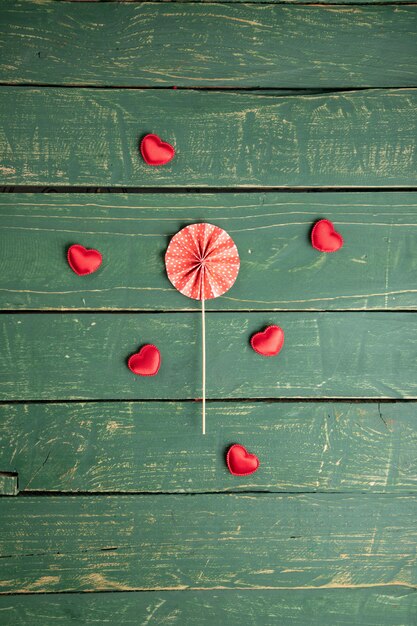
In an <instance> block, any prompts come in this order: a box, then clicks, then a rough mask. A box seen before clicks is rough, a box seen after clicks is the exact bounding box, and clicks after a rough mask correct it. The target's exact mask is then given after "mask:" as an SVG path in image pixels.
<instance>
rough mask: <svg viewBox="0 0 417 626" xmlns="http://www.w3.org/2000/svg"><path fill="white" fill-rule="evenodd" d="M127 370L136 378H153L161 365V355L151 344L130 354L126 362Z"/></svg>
mask: <svg viewBox="0 0 417 626" xmlns="http://www.w3.org/2000/svg"><path fill="white" fill-rule="evenodd" d="M127 365H128V368H129V369H130V371H131V372H133V373H134V374H137V375H138V376H155V374H157V373H158V371H159V368H160V365H161V353H160V352H159V350H158V348H157V347H156V346H154V345H152V344H151V343H148V344H146V346H143V347H142V348H141V349H140V350H139V352H136V353H135V354H132V356H131V357H130V358H129V360H128V362H127Z"/></svg>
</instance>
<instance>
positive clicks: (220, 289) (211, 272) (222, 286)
mask: <svg viewBox="0 0 417 626" xmlns="http://www.w3.org/2000/svg"><path fill="white" fill-rule="evenodd" d="M165 265H166V270H167V274H168V278H169V280H170V281H171V283H172V284H173V285H174V287H175V288H176V289H178V291H179V292H180V293H182V294H183V295H184V296H188V297H189V298H193V299H194V300H203V299H204V300H211V299H213V298H217V297H218V296H221V295H223V294H224V293H226V291H228V290H229V289H230V287H232V285H233V284H234V282H235V280H236V278H237V275H238V272H239V267H240V260H239V253H238V251H237V248H236V245H235V243H234V241H233V239H232V238H231V237H230V235H228V234H227V232H226V231H225V230H223V229H222V228H219V227H218V226H213V224H207V223H202V224H191V225H190V226H186V227H185V228H183V229H182V230H180V231H179V232H178V233H177V234H176V235H174V236H173V237H172V239H171V241H170V243H169V246H168V248H167V251H166V254H165Z"/></svg>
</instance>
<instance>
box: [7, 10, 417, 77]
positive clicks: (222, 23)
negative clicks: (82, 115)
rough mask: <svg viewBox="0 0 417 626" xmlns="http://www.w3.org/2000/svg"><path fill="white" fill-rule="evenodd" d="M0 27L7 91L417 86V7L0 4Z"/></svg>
mask: <svg viewBox="0 0 417 626" xmlns="http://www.w3.org/2000/svg"><path fill="white" fill-rule="evenodd" d="M0 23H1V31H0V42H1V45H2V49H3V54H2V62H1V65H0V81H2V82H8V83H42V84H49V85H51V84H68V83H69V84H78V85H79V84H89V85H117V86H156V85H157V86H172V85H178V86H192V87H196V86H208V87H219V86H228V87H256V86H260V87H283V88H288V87H295V88H298V87H300V86H301V87H313V88H316V87H407V86H415V84H416V79H417V60H416V56H415V55H413V54H412V51H413V50H414V49H415V38H416V35H417V11H416V9H415V7H414V6H378V7H356V6H355V7H325V6H296V5H295V6H278V5H275V6H274V4H265V5H261V4H258V5H256V4H254V5H250V4H244V5H243V4H205V3H194V4H179V5H178V4H175V3H155V4H153V3H140V4H124V3H113V2H106V3H81V4H80V3H68V2H46V3H45V2H30V1H29V2H28V1H24V2H15V1H8V0H3V1H2V3H1V13H0ZM318 33H320V35H319V36H318Z"/></svg>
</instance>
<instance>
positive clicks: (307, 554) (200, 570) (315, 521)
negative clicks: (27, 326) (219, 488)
mask: <svg viewBox="0 0 417 626" xmlns="http://www.w3.org/2000/svg"><path fill="white" fill-rule="evenodd" d="M5 500H7V502H5ZM0 515H1V519H2V521H3V525H4V527H3V531H2V533H1V536H0V555H1V556H2V557H3V558H0V590H1V592H3V593H5V592H13V593H15V592H19V593H27V592H38V593H42V592H58V591H72V590H76V591H98V590H109V591H110V590H112V591H128V590H148V589H149V590H150V589H156V590H161V589H166V590H185V589H218V588H220V589H223V588H230V589H241V588H250V589H265V588H269V589H274V588H278V589H280V588H301V589H309V588H323V587H324V588H352V587H373V586H377V585H380V586H384V585H402V586H404V587H405V588H409V587H413V588H414V587H415V586H416V585H417V568H416V558H415V549H416V526H415V520H416V515H417V501H416V499H415V498H414V497H410V496H385V495H375V494H374V495H372V496H367V495H365V494H361V495H360V496H358V495H356V496H341V495H338V494H331V495H325V494H307V495H292V496H289V495H285V496H278V495H277V494H273V495H271V494H257V495H256V496H254V495H251V496H249V495H233V494H228V495H219V494H216V495H211V496H210V495H192V496H191V495H190V496H186V495H164V496H153V495H147V496H96V497H95V498H94V500H93V501H92V496H87V497H85V496H60V497H55V496H51V497H47V498H40V497H25V498H19V497H17V498H7V499H0Z"/></svg>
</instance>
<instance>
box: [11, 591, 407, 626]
mask: <svg viewBox="0 0 417 626" xmlns="http://www.w3.org/2000/svg"><path fill="white" fill-rule="evenodd" d="M416 611H417V594H416V593H415V592H414V591H413V590H412V589H405V588H404V587H380V588H376V589H319V590H298V589H291V590H272V589H270V590H259V589H256V590H241V591H230V590H226V589H224V590H219V591H189V590H188V591H186V592H181V591H152V592H147V591H142V592H133V593H132V592H130V593H126V592H123V591H121V592H119V593H84V594H82V593H79V594H49V595H48V594H45V595H42V594H37V595H15V596H0V618H1V620H2V626H28V624H30V625H31V626H53V625H55V624H57V623H58V624H60V626H69V625H72V626H74V625H75V624H87V625H89V624H94V626H97V624H100V625H101V624H108V625H110V626H119V625H122V626H128V625H130V626H148V625H149V624H152V626H166V625H167V624H170V625H172V626H195V625H196V624H203V625H205V626H213V624H223V625H224V624H231V623H233V624H242V625H244V626H259V625H260V624H262V626H277V624H285V625H288V626H306V624H308V626H335V624H337V626H352V624H353V623H354V624H355V626H382V625H387V626H411V624H413V622H414V617H415V614H416Z"/></svg>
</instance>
